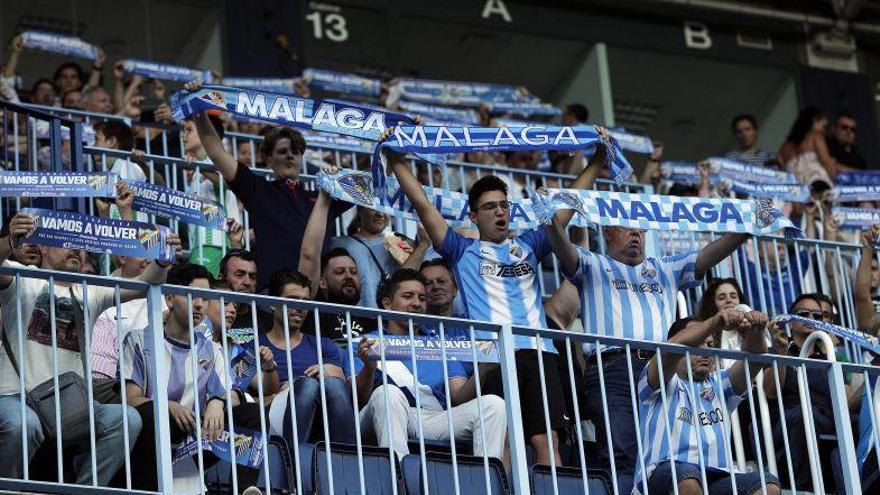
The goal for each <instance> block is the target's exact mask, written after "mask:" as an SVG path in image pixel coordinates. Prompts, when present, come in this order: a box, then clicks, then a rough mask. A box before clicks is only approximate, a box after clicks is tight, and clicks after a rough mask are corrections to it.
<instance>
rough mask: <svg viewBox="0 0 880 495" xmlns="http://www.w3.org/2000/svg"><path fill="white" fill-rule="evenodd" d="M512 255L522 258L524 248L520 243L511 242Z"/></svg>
mask: <svg viewBox="0 0 880 495" xmlns="http://www.w3.org/2000/svg"><path fill="white" fill-rule="evenodd" d="M510 255H511V256H513V257H514V258H516V259H522V257H523V250H522V248H521V247H519V245H518V244H514V243H512V242H511V243H510Z"/></svg>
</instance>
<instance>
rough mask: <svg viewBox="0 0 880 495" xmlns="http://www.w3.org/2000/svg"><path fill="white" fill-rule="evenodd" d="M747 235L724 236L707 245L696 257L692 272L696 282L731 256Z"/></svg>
mask: <svg viewBox="0 0 880 495" xmlns="http://www.w3.org/2000/svg"><path fill="white" fill-rule="evenodd" d="M749 235H750V234H725V235H723V236H721V237H719V238H718V239H715V240H714V241H712V242H710V243H709V244H707V245H706V247H704V248H703V249H702V251H700V254H699V255H698V256H697V266H696V270H694V271H695V276H696V278H697V279H698V280H699V279H701V278H703V276H704V275H706V272H708V271H709V270H711V269H712V267H713V266H715V265H717V264H718V263H720V262H721V261H722V260H724V258H727V257H728V256H730V255H731V254H733V252H734V251H736V250H737V249H739V247H740V246H742V243H744V242H745V241H746V240H747V239H748V238H749Z"/></svg>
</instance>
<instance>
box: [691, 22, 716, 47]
mask: <svg viewBox="0 0 880 495" xmlns="http://www.w3.org/2000/svg"><path fill="white" fill-rule="evenodd" d="M684 44H685V46H687V47H688V48H695V49H697V50H708V49H709V48H712V37H711V36H709V27H708V26H706V25H705V24H703V23H702V22H696V21H684Z"/></svg>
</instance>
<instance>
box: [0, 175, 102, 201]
mask: <svg viewBox="0 0 880 495" xmlns="http://www.w3.org/2000/svg"><path fill="white" fill-rule="evenodd" d="M118 180H119V176H118V175H116V174H114V173H112V172H14V171H11V172H0V197H14V198H49V197H52V198H92V197H95V198H115V197H116V182H117V181H118Z"/></svg>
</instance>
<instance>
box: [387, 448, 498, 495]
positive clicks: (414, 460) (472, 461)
mask: <svg viewBox="0 0 880 495" xmlns="http://www.w3.org/2000/svg"><path fill="white" fill-rule="evenodd" d="M456 463H457V465H458V482H459V487H458V489H459V492H460V493H467V494H469V495H480V494H486V495H497V494H505V493H510V483H509V482H508V479H507V472H506V471H505V469H504V465H503V464H502V463H501V461H500V460H499V459H495V458H489V487H490V490H491V491H490V492H489V493H487V492H486V477H485V466H484V464H483V458H482V457H475V456H465V455H458V456H456ZM425 464H426V469H427V476H426V477H427V483H428V490H427V491H425V490H424V486H423V482H422V481H423V480H422V461H421V456H418V455H413V454H410V455H408V456H406V457H404V458H403V461H402V462H401V469H402V470H403V484H404V487H405V488H406V494H407V495H420V494H422V493H440V494H442V493H454V491H455V487H454V486H453V483H454V481H453V480H454V477H453V471H452V456H451V455H449V454H447V453H442V452H426V453H425Z"/></svg>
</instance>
